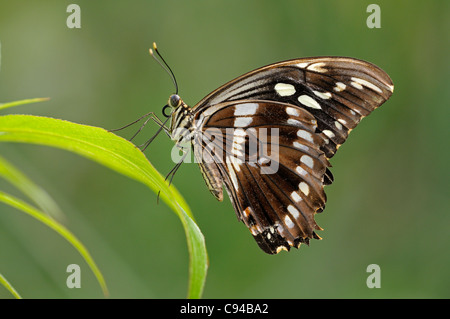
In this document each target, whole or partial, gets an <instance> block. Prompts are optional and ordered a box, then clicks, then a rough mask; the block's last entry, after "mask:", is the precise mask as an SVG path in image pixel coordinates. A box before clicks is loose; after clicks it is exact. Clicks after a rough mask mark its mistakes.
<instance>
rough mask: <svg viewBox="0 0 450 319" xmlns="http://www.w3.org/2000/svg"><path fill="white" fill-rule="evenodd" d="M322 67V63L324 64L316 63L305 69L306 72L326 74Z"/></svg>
mask: <svg viewBox="0 0 450 319" xmlns="http://www.w3.org/2000/svg"><path fill="white" fill-rule="evenodd" d="M323 66H325V63H324V62H317V63H313V64H311V65H310V66H308V67H307V68H306V69H307V70H310V71H315V72H319V73H324V72H327V70H326V69H324V68H323Z"/></svg>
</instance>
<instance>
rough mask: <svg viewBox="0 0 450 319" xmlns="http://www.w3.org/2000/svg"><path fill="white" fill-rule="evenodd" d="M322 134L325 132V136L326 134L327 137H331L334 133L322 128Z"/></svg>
mask: <svg viewBox="0 0 450 319" xmlns="http://www.w3.org/2000/svg"><path fill="white" fill-rule="evenodd" d="M323 134H325V135H326V136H328V137H329V138H333V137H334V136H335V135H334V133H333V132H331V131H330V130H324V131H323Z"/></svg>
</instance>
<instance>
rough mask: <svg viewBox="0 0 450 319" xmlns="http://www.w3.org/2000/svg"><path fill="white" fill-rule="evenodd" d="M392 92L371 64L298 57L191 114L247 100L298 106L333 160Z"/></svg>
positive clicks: (237, 84)
mask: <svg viewBox="0 0 450 319" xmlns="http://www.w3.org/2000/svg"><path fill="white" fill-rule="evenodd" d="M393 88H394V87H393V84H392V81H391V79H390V78H389V76H388V75H387V74H386V73H385V72H384V71H383V70H382V69H380V68H379V67H377V66H375V65H374V64H371V63H369V62H365V61H362V60H358V59H353V58H345V57H316V58H304V59H294V60H289V61H284V62H279V63H275V64H271V65H268V66H265V67H262V68H259V69H256V70H254V71H251V72H248V73H246V74H244V75H242V76H240V77H238V78H237V79H235V80H232V81H230V82H228V83H226V84H225V85H223V86H221V87H219V88H218V89H216V90H215V91H213V92H212V93H210V94H209V95H207V96H206V97H205V98H204V99H202V100H201V101H200V102H199V103H197V105H195V106H194V108H193V110H194V111H201V110H203V109H207V108H209V107H211V106H214V105H217V104H219V103H224V102H227V101H239V100H245V99H252V100H269V101H276V102H283V103H289V104H292V105H296V106H299V107H301V108H304V109H306V110H307V111H308V112H309V113H311V114H312V115H313V116H314V117H315V119H316V120H317V126H318V130H319V131H320V132H321V133H322V135H323V137H324V139H325V142H326V143H325V144H324V145H323V146H322V148H321V149H322V150H323V151H324V153H325V155H326V156H327V157H328V158H331V157H333V156H334V154H335V153H336V150H337V148H338V147H339V146H340V145H341V144H342V143H344V142H345V140H346V139H347V136H348V134H349V133H350V131H351V130H352V129H353V128H355V126H356V125H357V124H358V123H359V122H360V121H361V119H362V118H363V117H365V116H367V115H369V114H370V113H371V112H372V111H373V110H374V109H376V108H377V107H379V106H380V105H381V104H383V103H384V102H385V101H386V100H387V99H388V98H389V97H390V96H391V95H392V92H393Z"/></svg>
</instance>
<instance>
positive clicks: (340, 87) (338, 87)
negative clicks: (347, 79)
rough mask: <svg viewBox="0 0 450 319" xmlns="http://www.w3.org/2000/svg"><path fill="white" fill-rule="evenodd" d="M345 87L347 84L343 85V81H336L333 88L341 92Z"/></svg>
mask: <svg viewBox="0 0 450 319" xmlns="http://www.w3.org/2000/svg"><path fill="white" fill-rule="evenodd" d="M346 87H347V85H345V84H344V83H342V82H336V86H335V87H334V89H333V90H335V91H336V92H341V91H344V90H345V88H346Z"/></svg>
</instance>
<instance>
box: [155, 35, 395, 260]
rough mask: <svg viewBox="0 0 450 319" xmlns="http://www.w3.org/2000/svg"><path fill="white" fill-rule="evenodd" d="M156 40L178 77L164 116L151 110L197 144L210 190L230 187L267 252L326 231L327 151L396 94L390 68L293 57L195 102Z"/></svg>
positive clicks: (185, 141) (173, 133) (182, 139)
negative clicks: (320, 216)
mask: <svg viewBox="0 0 450 319" xmlns="http://www.w3.org/2000/svg"><path fill="white" fill-rule="evenodd" d="M153 49H154V52H156V53H157V54H158V56H159V58H160V59H161V60H162V61H163V62H164V64H165V66H166V67H167V68H166V70H167V69H168V70H169V71H170V72H169V73H170V74H171V75H172V80H173V81H174V83H175V87H176V93H175V94H172V95H171V96H170V97H169V100H168V103H167V105H166V106H165V107H164V108H163V113H164V114H165V116H166V117H167V120H166V121H165V122H162V121H161V120H159V119H158V120H156V119H155V118H154V120H155V121H156V122H158V123H159V125H160V130H161V129H164V130H165V131H166V133H167V134H168V135H169V136H170V137H171V138H172V140H174V141H175V143H176V145H177V146H178V147H179V148H180V149H181V150H184V153H185V154H187V150H188V148H189V147H190V148H192V149H193V153H194V156H195V160H196V162H197V163H198V165H199V168H200V171H201V173H202V175H203V178H204V180H205V182H206V185H207V187H208V189H209V190H210V192H211V193H212V195H213V196H214V197H215V198H217V199H218V200H219V201H222V200H223V187H225V189H226V191H227V193H228V195H229V198H230V200H231V202H232V204H233V207H234V210H235V212H236V215H237V218H238V220H240V221H242V222H243V223H244V224H245V226H247V227H248V229H249V230H250V233H251V235H252V236H253V237H254V239H255V240H256V242H257V244H258V245H259V247H260V248H261V249H262V250H263V251H264V252H266V253H268V254H276V253H279V252H280V251H281V250H287V251H289V250H290V248H291V247H295V248H299V246H300V245H301V244H302V243H305V244H308V245H309V241H310V239H312V238H315V239H321V238H320V237H319V236H318V235H317V234H316V231H318V230H322V228H321V227H320V226H319V225H317V223H316V222H315V220H314V216H315V214H316V213H320V212H322V211H323V210H324V208H325V203H326V195H325V192H324V186H327V185H330V184H331V183H332V182H333V175H332V173H331V171H330V169H329V168H330V167H331V165H330V163H329V160H330V158H332V157H333V156H334V154H335V153H336V151H337V149H338V148H339V146H340V145H342V144H343V143H344V142H345V141H346V139H347V137H348V134H349V133H350V131H351V130H352V129H354V128H355V127H356V126H357V125H358V123H359V122H360V121H361V119H362V118H364V117H365V116H367V115H369V114H370V113H371V112H372V111H373V110H375V109H376V108H377V107H379V106H380V105H381V104H383V103H384V102H385V101H386V100H387V99H389V97H390V96H391V95H392V93H393V89H394V86H393V83H392V81H391V79H390V78H389V76H388V75H387V74H386V73H385V72H384V71H383V70H382V69H380V68H379V67H377V66H375V65H373V64H371V63H369V62H365V61H362V60H358V59H354V58H347V57H329V56H325V57H311V58H300V59H293V60H287V61H283V62H277V63H274V64H270V65H267V66H264V67H261V68H258V69H256V70H254V71H251V72H248V73H246V74H244V75H241V76H239V77H238V78H236V79H234V80H232V81H230V82H228V83H226V84H224V85H222V86H221V87H219V88H218V89H216V90H214V91H213V92H211V93H210V94H208V95H207V96H206V97H205V98H203V99H202V100H201V101H200V102H198V103H197V104H196V105H194V106H193V107H190V106H188V105H187V104H186V103H185V102H184V101H183V100H182V99H181V98H180V96H179V95H178V86H177V84H176V80H175V77H174V76H173V72H172V70H171V69H170V67H169V66H168V65H167V63H166V62H165V61H164V59H163V58H162V56H161V55H160V54H159V52H158V50H157V47H156V44H153ZM154 52H153V51H152V50H151V49H150V53H151V54H152V56H153V57H155V55H154ZM155 59H156V57H155ZM157 60H158V59H157ZM160 64H161V65H162V66H163V67H164V65H163V63H161V62H160ZM168 110H169V111H170V112H169V114H166V112H167V111H168ZM168 120H170V125H169V126H166V125H165V124H166V123H167V121H168ZM147 145H148V144H147ZM186 145H187V146H186ZM252 145H254V146H255V147H253V148H252ZM260 150H262V152H260ZM261 154H262V155H261ZM181 162H182V161H180V162H179V163H178V164H177V166H176V168H178V167H179V165H181ZM270 168H274V169H272V171H270ZM264 169H266V171H264ZM174 171H176V170H174ZM172 172H173V171H172Z"/></svg>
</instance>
